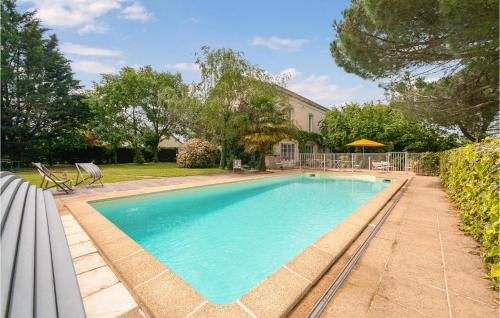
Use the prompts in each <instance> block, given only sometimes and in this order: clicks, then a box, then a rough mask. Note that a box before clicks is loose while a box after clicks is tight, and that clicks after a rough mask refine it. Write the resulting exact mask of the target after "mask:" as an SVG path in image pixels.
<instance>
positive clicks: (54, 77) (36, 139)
mask: <svg viewBox="0 0 500 318" xmlns="http://www.w3.org/2000/svg"><path fill="white" fill-rule="evenodd" d="M1 6H2V7H1V9H2V12H1V14H2V21H1V23H2V40H1V41H2V47H1V68H2V72H1V81H2V84H1V90H2V91H1V95H2V98H1V112H2V129H1V130H2V145H3V149H2V151H3V153H4V154H5V155H7V156H9V157H10V158H11V159H14V160H23V161H28V160H41V159H46V160H48V161H49V162H51V161H52V158H51V154H52V153H53V152H54V151H55V150H57V149H65V150H68V149H71V148H75V147H80V146H82V145H83V143H84V135H83V133H82V131H83V130H82V128H83V126H84V124H85V123H86V121H87V120H88V116H89V112H88V109H87V108H86V106H85V105H84V104H83V103H82V96H81V95H80V94H79V91H80V89H81V87H80V85H79V82H78V81H77V80H75V79H74V78H73V73H72V71H71V67H70V63H69V61H68V60H67V59H66V58H65V57H64V56H63V55H62V54H61V53H60V52H59V50H58V41H57V38H56V36H55V35H51V36H49V37H45V36H44V35H45V33H46V32H47V29H44V28H42V27H41V26H40V21H39V20H38V19H36V18H34V12H33V11H28V12H24V13H19V12H17V11H16V5H15V2H14V1H9V0H2V4H1Z"/></svg>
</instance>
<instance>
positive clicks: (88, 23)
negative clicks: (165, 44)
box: [25, 0, 150, 34]
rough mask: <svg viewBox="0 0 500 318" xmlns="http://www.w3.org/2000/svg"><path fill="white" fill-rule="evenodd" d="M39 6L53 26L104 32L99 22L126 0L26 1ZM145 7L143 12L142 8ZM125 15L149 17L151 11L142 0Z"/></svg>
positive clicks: (38, 10) (139, 18)
mask: <svg viewBox="0 0 500 318" xmlns="http://www.w3.org/2000/svg"><path fill="white" fill-rule="evenodd" d="M25 2H27V3H31V4H32V5H33V6H34V9H36V11H37V12H36V16H37V18H39V19H40V20H42V22H43V23H44V24H45V25H47V26H49V27H60V28H72V29H77V30H78V33H80V34H84V33H91V32H94V33H102V32H104V31H105V30H106V26H105V25H104V24H103V23H102V22H101V21H99V20H100V19H101V18H102V17H103V16H104V15H105V14H107V13H109V12H111V11H114V10H120V9H121V8H122V4H123V3H124V2H125V0H25ZM141 10H142V11H141ZM122 11H123V14H124V17H125V18H129V19H135V20H143V21H144V20H147V19H145V17H146V16H148V17H149V15H150V14H149V13H148V12H147V11H146V9H144V7H143V6H142V5H141V4H140V3H139V2H134V3H133V4H132V5H130V6H128V7H126V8H124V9H123V10H122Z"/></svg>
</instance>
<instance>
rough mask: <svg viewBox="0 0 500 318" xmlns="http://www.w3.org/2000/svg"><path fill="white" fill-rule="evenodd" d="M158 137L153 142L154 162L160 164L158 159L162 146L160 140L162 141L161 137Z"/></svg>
mask: <svg viewBox="0 0 500 318" xmlns="http://www.w3.org/2000/svg"><path fill="white" fill-rule="evenodd" d="M157 136H158V137H155V140H154V141H153V144H154V146H153V162H158V161H159V159H158V148H159V146H160V139H161V136H160V135H159V134H157Z"/></svg>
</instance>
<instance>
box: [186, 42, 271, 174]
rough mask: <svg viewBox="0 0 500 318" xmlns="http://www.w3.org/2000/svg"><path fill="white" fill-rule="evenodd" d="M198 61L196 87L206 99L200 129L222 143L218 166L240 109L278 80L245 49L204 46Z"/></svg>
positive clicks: (233, 134)
mask: <svg viewBox="0 0 500 318" xmlns="http://www.w3.org/2000/svg"><path fill="white" fill-rule="evenodd" d="M196 64H198V66H199V67H200V70H201V82H200V83H199V84H198V85H197V89H198V92H199V94H200V95H201V98H202V100H203V103H204V106H203V110H202V112H201V114H200V115H201V119H202V123H200V124H199V128H202V129H199V130H200V131H201V132H202V135H204V136H203V137H205V138H206V139H209V140H212V141H214V143H215V144H216V145H217V146H218V147H219V149H220V152H221V156H220V163H219V167H220V168H225V167H226V165H227V157H228V154H229V151H230V149H229V148H230V143H231V141H232V140H233V139H234V138H236V136H237V128H236V126H235V120H234V119H235V114H236V112H237V110H238V109H239V108H240V107H242V106H243V105H245V104H246V103H248V101H249V100H251V99H252V97H253V96H256V95H257V94H260V93H262V92H266V91H267V92H270V91H272V90H275V89H276V88H275V86H274V85H273V84H271V83H273V82H274V81H275V80H274V79H273V77H272V76H270V75H269V74H268V73H266V72H265V71H263V70H262V69H260V68H258V67H257V66H255V65H252V64H251V63H250V62H248V61H247V60H246V59H245V57H244V56H243V53H241V52H235V51H233V50H231V49H210V48H209V47H207V46H205V47H202V49H201V53H200V54H198V55H197V57H196ZM272 95H274V94H272Z"/></svg>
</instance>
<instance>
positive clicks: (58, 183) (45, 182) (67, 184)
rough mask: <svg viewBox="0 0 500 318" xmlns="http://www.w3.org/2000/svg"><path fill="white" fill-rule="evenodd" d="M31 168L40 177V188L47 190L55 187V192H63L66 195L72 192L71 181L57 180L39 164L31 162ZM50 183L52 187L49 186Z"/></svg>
mask: <svg viewBox="0 0 500 318" xmlns="http://www.w3.org/2000/svg"><path fill="white" fill-rule="evenodd" d="M32 164H33V167H35V169H36V170H37V171H38V173H40V175H41V176H42V182H41V183H40V188H42V189H44V190H47V189H49V188H53V187H56V188H57V191H64V192H66V193H71V192H73V190H74V189H73V186H72V185H71V182H73V180H71V179H64V180H61V179H59V178H58V177H57V176H56V175H55V174H54V173H53V172H52V171H50V170H49V169H48V168H47V167H45V166H44V165H42V164H41V163H40V162H32ZM50 182H52V183H54V185H52V186H49V183H50Z"/></svg>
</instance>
